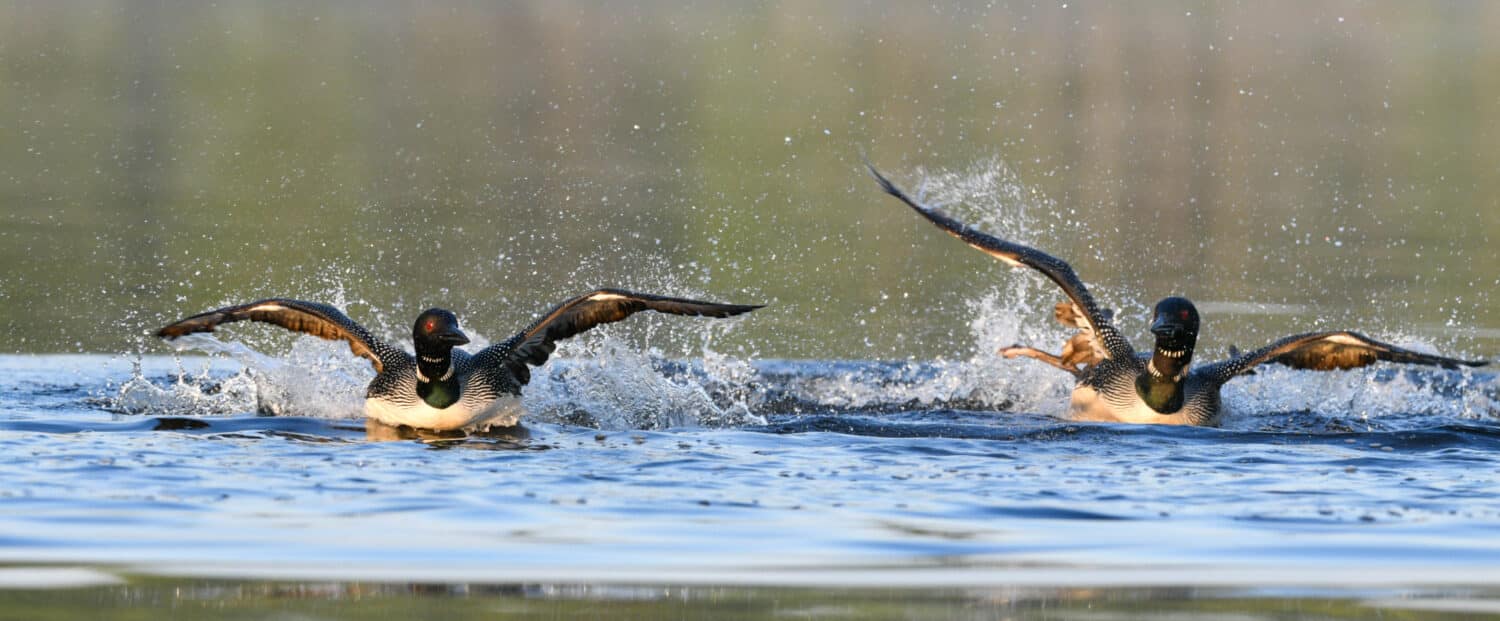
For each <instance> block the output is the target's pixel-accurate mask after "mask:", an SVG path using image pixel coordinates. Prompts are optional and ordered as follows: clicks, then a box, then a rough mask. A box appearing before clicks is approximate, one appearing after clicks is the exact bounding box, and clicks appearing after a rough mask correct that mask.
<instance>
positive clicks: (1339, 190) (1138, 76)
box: [0, 2, 1500, 359]
mask: <svg viewBox="0 0 1500 621" xmlns="http://www.w3.org/2000/svg"><path fill="white" fill-rule="evenodd" d="M1497 29H1500V6H1496V5H1493V4H1489V3H1454V4H1441V5H1427V4H1421V3H1407V2H1360V3H1347V2H1332V3H1317V4H1301V3H1289V4H1286V5H1284V6H1282V7H1280V8H1278V9H1276V10H1267V9H1266V8H1265V7H1264V6H1262V5H1261V4H1260V3H1247V4H1244V5H1233V4H1230V5H1226V4H1223V3H1208V2H1204V3H1198V2H1187V3H1170V4H1157V3H1147V4H1145V5H1140V4H1138V3H1118V4H1111V3H1083V4H1070V3H1041V4H1037V3H1031V2H1022V3H1014V4H1004V3H1002V4H1000V5H982V6H981V5H974V6H935V5H930V4H923V3H907V2H874V3H872V4H869V5H866V4H860V5H857V6H856V5H853V4H849V5H845V4H816V3H815V4H807V3H781V4H770V5H755V6H749V5H741V4H739V3H732V2H700V3H692V4H691V5H688V6H673V5H670V4H666V3H646V4H640V5H631V6H629V7H624V8H611V9H607V10H606V9H604V8H602V7H600V6H597V5H594V4H590V3H570V2H556V3H536V4H522V5H513V4H500V5H494V6H489V5H483V4H481V5H477V6H476V5H472V4H447V3H421V4H417V5H410V6H380V7H371V6H368V5H364V4H360V3H346V2H324V3H301V2H281V3H267V4H253V5H213V4H192V5H186V6H178V5H168V4H162V3H155V2H140V3H125V4H117V5H108V6H101V5H92V4H88V3H50V2H34V3H8V4H6V5H4V6H0V41H3V42H4V43H3V46H0V76H3V79H4V81H5V84H6V87H5V88H3V89H0V119H7V120H6V121H3V122H0V144H3V145H5V146H4V147H3V148H0V171H4V172H3V173H0V180H3V183H0V265H4V266H5V269H4V271H3V272H0V329H3V330H4V331H5V333H6V334H11V335H15V337H14V338H11V339H7V340H6V342H5V343H4V344H3V345H0V348H3V349H4V350H9V351H41V352H46V351H91V352H109V351H121V350H127V349H129V350H134V349H145V350H146V351H150V352H162V351H165V350H164V349H161V348H160V346H159V345H157V344H155V343H148V342H146V340H145V338H146V337H145V333H146V332H147V331H148V330H149V329H150V328H154V327H157V326H159V325H161V324H162V323H164V322H165V321H167V320H170V319H173V318H176V317H180V316H182V315H183V314H184V313H187V312H193V311H197V310H201V309H204V308H210V307H214V306H217V305H220V304H222V303H226V302H243V301H247V300H250V299H255V298H258V297H262V296H267V295H273V294H274V295H290V296H301V297H307V298H315V299H320V300H326V301H330V302H334V303H341V304H345V303H347V304H349V305H351V308H350V312H351V315H353V316H354V317H355V318H356V319H359V320H361V321H364V322H366V323H367V324H369V325H373V326H375V327H377V328H378V329H379V330H381V331H389V332H390V333H393V334H396V335H398V336H399V333H400V332H402V331H403V329H404V327H405V326H406V325H407V323H408V319H407V318H409V317H411V316H413V315H415V313H416V312H417V311H419V310H421V309H423V308H426V307H428V306H431V305H443V306H445V307H448V308H453V309H455V310H456V311H458V312H459V314H460V315H461V316H463V317H467V318H471V319H470V321H469V322H468V323H470V324H472V326H473V327H477V328H480V329H482V331H484V332H487V333H491V334H508V333H509V332H510V331H513V330H515V329H517V328H518V327H520V326H522V325H525V323H526V322H527V321H528V320H529V319H530V318H531V317H532V315H533V314H534V313H536V312H539V311H540V310H542V309H544V308H546V307H547V306H548V305H549V304H550V303H552V302H553V301H555V300H558V299H562V298H564V297H566V296H568V295H572V294H575V293H578V292H580V291H583V290H586V289H587V288H589V287H593V286H596V285H605V284H608V285H621V286H629V287H632V288H639V289H641V290H663V291H668V292H676V293H692V294H700V295H705V296H708V297H711V298H715V299H755V300H765V301H769V302H772V303H773V304H772V306H771V307H769V308H768V309H766V310H765V311H762V312H760V313H757V314H756V317H755V320H754V321H752V322H746V325H744V327H743V329H741V330H737V331H734V332H733V333H731V334H728V335H725V336H724V337H723V345H724V347H725V351H739V350H740V349H744V350H745V351H747V352H751V353H758V354H760V355H763V356H768V357H816V358H828V357H830V356H829V354H830V352H832V353H833V354H834V357H843V358H859V359H870V358H876V359H886V358H906V357H908V356H912V357H915V358H918V359H928V358H933V357H937V356H953V355H954V352H955V351H958V352H962V351H965V350H967V349H968V347H969V346H970V344H969V343H968V342H967V341H965V340H964V339H962V338H961V337H962V332H961V331H960V332H959V333H958V334H957V335H955V331H954V327H955V326H962V325H963V323H964V322H965V321H967V319H968V314H967V307H966V302H967V301H968V300H970V299H972V298H973V297H974V295H975V294H976V291H975V289H976V288H980V289H985V288H990V287H996V288H1009V287H1012V286H1014V285H1015V283H1016V281H1018V280H1021V279H1022V278H1024V277H1022V276H1020V275H1019V274H1013V273H1010V272H1008V271H1006V270H1004V269H1003V268H1002V267H1001V266H998V265H995V264H994V263H995V262H993V261H989V260H988V259H985V258H984V257H982V256H979V255H976V254H974V253H971V252H967V251H965V249H963V248H962V247H961V246H957V245H956V244H954V243H952V242H951V240H948V239H946V238H944V237H942V236H941V235H940V234H937V233H936V232H935V231H932V230H929V229H930V227H927V226H925V225H924V224H923V223H921V222H917V221H916V219H915V218H912V217H911V216H910V214H906V213H903V212H902V211H901V209H900V207H899V206H898V205H893V204H890V203H889V202H888V201H885V200H883V198H882V197H881V196H880V195H879V192H878V191H877V190H876V189H875V187H874V186H873V184H871V183H870V181H869V180H868V179H867V178H866V177H865V176H864V173H863V172H862V171H861V169H860V160H859V154H860V152H861V151H867V152H868V153H869V155H870V156H871V158H872V159H874V160H875V161H877V162H880V163H881V164H882V165H883V166H884V167H886V168H887V169H889V171H890V172H892V173H894V174H896V175H897V177H898V178H900V179H901V180H902V181H913V180H914V178H915V176H916V173H915V171H916V169H917V168H918V167H926V168H928V169H930V170H934V171H944V170H947V171H966V170H969V169H970V168H972V167H976V166H977V167H980V168H989V169H993V168H995V167H998V166H1005V167H1007V168H1009V169H1011V170H1012V172H1013V175H1012V176H1011V177H1009V179H1010V181H1009V182H1007V183H1009V185H1008V186H1006V187H1004V188H1002V189H1004V190H1005V191H1002V192H994V193H991V194H989V195H987V196H982V197H980V196H967V197H959V198H966V199H970V200H977V201H978V202H977V204H969V205H955V206H954V208H955V209H958V210H960V212H961V214H962V215H964V216H966V218H968V219H971V220H984V218H985V217H988V216H990V215H993V214H994V213H1015V212H1019V211H1022V210H1026V211H1027V213H1028V214H1030V218H1029V219H1030V220H1031V226H1032V229H1031V230H1025V231H1012V233H1014V234H1015V235H1017V236H1018V237H1021V238H1028V239H1032V240H1033V241H1036V242H1037V243H1041V244H1043V245H1044V246H1045V247H1046V248H1048V249H1051V250H1053V251H1055V252H1056V253H1057V254H1058V255H1060V256H1063V257H1066V258H1068V259H1070V260H1072V261H1074V262H1075V263H1076V264H1077V267H1078V268H1079V271H1080V273H1081V274H1083V276H1084V277H1085V278H1086V279H1087V280H1089V281H1090V282H1093V283H1098V285H1099V287H1100V293H1101V294H1102V297H1104V298H1105V300H1106V302H1107V303H1108V304H1109V305H1111V306H1122V307H1124V308H1125V310H1126V311H1130V310H1132V308H1133V307H1134V306H1139V305H1143V304H1149V302H1150V301H1151V300H1155V299H1158V298H1160V297H1163V296H1165V295H1167V294H1173V293H1177V294H1186V295H1188V296H1189V297H1192V298H1195V299H1202V300H1223V301H1230V302H1235V303H1245V304H1292V305H1306V307H1307V308H1309V309H1310V310H1309V312H1307V313H1304V314H1301V315H1299V316H1294V317H1283V316H1275V317H1271V318H1269V319H1267V320H1265V321H1262V320H1261V319H1263V318H1256V317H1251V318H1245V317H1239V316H1235V315H1215V316H1210V317H1208V318H1207V321H1208V326H1209V329H1210V330H1211V332H1210V333H1211V334H1212V335H1213V338H1210V339H1207V340H1208V341H1211V342H1208V343H1205V345H1206V346H1211V347H1219V348H1221V349H1222V348H1224V347H1227V345H1229V344H1237V345H1239V346H1241V347H1250V346H1252V345H1253V344H1254V343H1256V342H1264V341H1267V340H1269V339H1270V338H1272V337H1275V336H1279V335H1281V334H1286V333H1293V332H1299V331H1302V330H1304V329H1306V328H1308V327H1312V326H1319V327H1324V326H1328V327H1334V326H1338V327H1355V328H1363V329H1365V330H1367V331H1374V332H1382V333H1384V334H1385V335H1386V336H1400V335H1408V336H1419V337H1423V338H1428V339H1437V340H1438V341H1439V344H1445V345H1446V344H1447V342H1448V341H1449V340H1452V339H1460V340H1459V342H1458V344H1459V345H1460V346H1461V347H1460V351H1459V353H1464V351H1472V352H1475V353H1490V352H1491V351H1493V350H1494V349H1495V347H1496V343H1495V341H1494V340H1493V337H1489V338H1488V340H1486V341H1484V342H1483V343H1480V344H1477V345H1476V344H1474V343H1472V342H1470V341H1467V340H1463V339H1466V338H1468V337H1469V335H1470V331H1471V330H1473V329H1475V328H1483V329H1490V330H1493V329H1495V328H1496V326H1500V305H1497V304H1494V303H1493V302H1494V301H1493V300H1491V299H1489V296H1490V293H1489V290H1490V289H1493V282H1494V279H1495V276H1494V272H1495V268H1496V267H1497V265H1500V259H1497V255H1496V252H1497V250H1496V249H1495V246H1494V244H1492V243H1490V241H1489V240H1493V239H1497V238H1500V216H1497V215H1496V214H1500V208H1497V207H1496V205H1495V204H1494V197H1496V196H1500V187H1497V184H1500V176H1497V175H1495V174H1493V172H1494V171H1493V162H1495V161H1500V151H1497V150H1500V140H1495V139H1494V137H1495V136H1496V135H1497V132H1500V110H1497V108H1496V106H1494V105H1493V102H1494V101H1495V100H1496V99H1497V97H1500V79H1497V78H1496V77H1495V76H1500V53H1496V52H1497V50H1496V49H1495V46H1496V42H1495V38H1494V37H1493V36H1490V35H1491V34H1492V33H1493V32H1496V31H1497ZM997 222H1000V223H1003V222H1006V219H1004V218H1001V219H1000V220H998V221H997ZM992 283H993V284H992ZM1471 288H1479V290H1478V291H1475V290H1471ZM1047 297H1048V298H1049V299H1048V300H1046V301H1038V302H1037V303H1036V305H1035V310H1036V313H1035V319H1037V320H1039V321H1045V320H1046V319H1045V318H1046V311H1047V310H1048V309H1050V307H1051V303H1052V302H1053V301H1055V300H1052V299H1050V298H1052V297H1055V296H1053V295H1049V296H1047ZM1137 310H1138V309H1137ZM1127 314H1128V312H1127ZM620 330H621V331H623V332H627V333H630V334H639V332H640V331H642V330H643V328H641V327H640V326H624V327H621V328H620ZM1129 333H1130V334H1143V333H1144V330H1143V328H1142V327H1140V326H1137V327H1134V328H1130V330H1129ZM253 338H255V339H265V338H270V337H264V336H259V335H257V336H254V337H253ZM658 340H659V341H660V342H675V343H677V344H678V345H679V352H681V351H683V350H684V349H685V348H683V347H682V346H683V345H684V344H691V343H692V342H693V340H694V339H693V337H691V336H687V335H685V334H684V333H682V332H676V331H671V332H669V333H667V334H661V335H658ZM1444 349H1452V348H1449V347H1444Z"/></svg>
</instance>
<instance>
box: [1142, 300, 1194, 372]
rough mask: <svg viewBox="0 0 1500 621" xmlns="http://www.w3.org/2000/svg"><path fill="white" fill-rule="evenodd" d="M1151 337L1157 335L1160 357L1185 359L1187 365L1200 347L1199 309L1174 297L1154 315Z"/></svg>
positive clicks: (1158, 304) (1157, 308)
mask: <svg viewBox="0 0 1500 621" xmlns="http://www.w3.org/2000/svg"><path fill="white" fill-rule="evenodd" d="M1151 333H1152V334H1155V335H1156V355H1157V356H1161V357H1165V358H1169V359H1181V360H1182V363H1183V364H1184V365H1186V364H1187V361H1188V360H1189V359H1191V358H1192V356H1193V346H1194V345H1197V344H1198V309H1197V308H1194V307H1193V303H1192V302H1189V301H1188V300H1187V298H1179V297H1170V298H1164V299H1162V301H1160V302H1157V303H1156V309H1155V310H1153V311H1151Z"/></svg>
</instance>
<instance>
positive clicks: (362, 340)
mask: <svg viewBox="0 0 1500 621" xmlns="http://www.w3.org/2000/svg"><path fill="white" fill-rule="evenodd" d="M236 321H258V322H261V323H269V324H275V325H278V326H281V327H283V328H286V329H288V330H291V331H293V332H301V333H303V334H310V335H312V336H316V337H318V338H324V339H329V340H332V341H344V342H345V343H348V344H349V351H351V352H353V353H354V355H356V356H359V357H361V358H365V359H367V360H369V361H370V362H371V363H372V364H373V365H374V366H375V372H376V373H380V372H382V371H384V370H385V366H386V364H387V363H389V362H392V361H393V360H394V359H395V358H398V357H401V356H405V355H406V354H405V352H402V351H400V350H398V349H396V348H394V347H391V346H390V345H388V344H386V343H385V342H384V341H381V340H380V339H377V338H375V337H374V336H371V335H370V333H369V331H367V330H365V329H364V327H362V326H360V325H359V324H357V323H354V320H352V319H349V317H348V316H347V315H345V314H344V313H343V312H342V311H340V310H339V309H337V308H334V307H332V306H329V305H327V304H320V303H318V302H305V301H302V300H291V299H286V298H269V299H265V300H257V301H255V302H251V303H249V304H239V305H236V306H226V307H224V308H219V309H215V310H211V311H207V312H203V313H198V314H197V315H193V316H192V317H188V318H186V319H182V320H180V321H177V322H175V323H172V324H170V325H168V326H166V327H163V328H162V329H160V330H157V331H156V336H158V337H161V338H163V339H167V340H171V339H175V338H177V337H180V336H184V335H187V334H192V333H195V332H213V331H214V329H215V328H217V327H219V326H220V325H222V324H226V323H233V322H236Z"/></svg>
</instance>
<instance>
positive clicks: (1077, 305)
mask: <svg viewBox="0 0 1500 621" xmlns="http://www.w3.org/2000/svg"><path fill="white" fill-rule="evenodd" d="M869 169H870V173H871V174H873V175H874V176H875V180H876V181H878V182H879V183H880V187H881V188H882V189H884V190H885V192H886V193H887V194H890V195H891V196H894V197H896V198H898V199H900V200H901V202H903V203H906V205H907V206H909V207H911V208H912V209H913V210H915V211H916V212H917V213H918V214H920V215H921V216H922V217H923V218H926V219H927V220H928V221H930V222H932V223H933V224H935V225H937V226H938V228H941V229H943V230H944V231H947V232H948V234H950V235H952V236H954V237H957V238H959V239H961V240H963V241H964V242H965V243H967V244H969V245H970V246H973V247H974V248H976V249H978V250H979V251H980V252H983V253H985V254H988V255H990V256H992V257H995V258H997V259H1000V260H1001V261H1004V262H1006V263H1008V264H1010V265H1011V266H1013V267H1022V266H1025V267H1029V268H1031V269H1034V270H1036V271H1038V272H1041V273H1042V275H1044V276H1046V277H1047V278H1048V279H1050V280H1051V281H1052V282H1054V283H1057V285H1058V286H1059V287H1061V288H1062V290H1063V293H1065V294H1067V296H1068V301H1067V302H1064V303H1062V304H1059V305H1058V306H1057V309H1056V312H1055V316H1056V317H1057V319H1058V320H1059V321H1062V322H1063V323H1064V324H1071V325H1075V326H1076V327H1078V329H1079V334H1078V335H1075V336H1074V337H1073V338H1072V339H1070V340H1069V342H1068V346H1067V347H1065V348H1064V351H1063V355H1062V356H1055V355H1052V354H1050V353H1047V352H1043V351H1040V350H1037V349H1034V348H1031V347H1021V346H1016V347H1008V348H1005V349H1003V350H1001V353H1003V354H1005V355H1006V356H1007V357H1016V356H1025V357H1029V358H1035V359H1038V360H1041V361H1043V362H1046V363H1048V364H1051V365H1053V366H1056V367H1058V368H1061V369H1063V370H1066V371H1068V372H1070V373H1072V374H1073V375H1074V376H1075V377H1076V378H1077V384H1076V385H1075V387H1074V388H1073V397H1072V407H1071V408H1070V409H1071V415H1072V417H1073V418H1074V419H1076V420H1095V421H1117V422H1128V423H1165V424H1179V425H1217V424H1219V419H1220V417H1221V416H1222V413H1223V412H1222V410H1223V407H1222V403H1221V400H1220V398H1219V389H1220V388H1221V387H1223V385H1224V384H1225V383H1226V382H1228V381H1229V380H1231V379H1234V378H1235V377H1236V376H1239V375H1242V374H1244V373H1246V372H1248V371H1250V369H1251V368H1252V367H1254V366H1256V365H1258V364H1261V363H1264V362H1278V363H1282V364H1285V365H1287V366H1291V367H1295V368H1301V369H1319V370H1324V369H1349V368H1354V367H1361V366H1365V365H1368V364H1371V363H1374V362H1376V361H1378V360H1385V361H1390V362H1401V363H1408V364H1426V365H1435V366H1440V367H1443V368H1447V369H1454V368H1458V367H1459V366H1476V367H1477V366H1483V365H1486V364H1489V362H1488V361H1485V360H1460V359H1457V358H1446V357H1443V356H1435V355H1431V354H1422V353H1418V352H1414V351H1411V350H1408V349H1402V348H1400V347H1396V346H1395V345H1391V344H1389V343H1382V342H1380V341H1377V340H1374V339H1372V338H1369V337H1367V336H1364V335H1362V334H1359V333H1357V332H1349V331H1333V332H1312V333H1307V334H1299V335H1296V336H1289V337H1286V338H1284V339H1281V340H1279V341H1276V342H1275V343H1272V344H1271V345H1268V346H1266V347H1264V348H1261V349H1258V350H1256V351H1253V352H1249V353H1245V354H1240V355H1237V356H1233V357H1231V358H1230V359H1229V360H1225V361H1222V362H1217V363H1214V364H1208V365H1200V366H1198V367H1191V363H1192V360H1193V348H1194V346H1195V345H1196V344H1197V341H1198V309H1197V308H1195V307H1194V306H1193V303H1192V302H1190V301H1188V300H1187V299H1186V298H1181V297H1169V298H1165V299H1163V300H1161V301H1160V302H1157V304H1156V307H1155V308H1154V309H1153V310H1152V321H1151V333H1152V334H1153V335H1155V337H1156V344H1155V347H1153V348H1152V351H1151V352H1150V353H1141V354H1137V353H1136V352H1135V350H1134V349H1132V348H1131V347H1130V342H1129V341H1127V340H1126V339H1125V338H1124V337H1123V336H1121V335H1120V332H1119V331H1118V330H1117V329H1116V328H1115V326H1114V324H1113V323H1111V319H1112V318H1111V315H1110V313H1109V311H1107V310H1105V309H1101V308H1100V307H1099V305H1098V303H1096V302H1095V301H1094V297H1093V296H1092V295H1090V294H1089V290H1088V287H1086V286H1084V284H1083V281H1082V280H1080V279H1079V278H1078V275H1077V274H1075V273H1074V272H1073V268H1072V267H1071V266H1069V265H1068V264H1067V262H1065V261H1063V260H1061V259H1058V258H1056V257H1053V256H1051V255H1048V254H1046V253H1044V252H1041V251H1039V250H1036V249H1035V248H1030V247H1028V246H1023V245H1021V244H1017V243H1014V242H1009V241H1006V240H1003V239H1000V238H998V237H995V236H993V235H989V234H987V233H984V232H982V231H978V230H976V229H974V228H972V227H970V226H968V225H966V224H964V223H962V222H959V221H957V220H954V219H953V218H951V217H949V216H948V215H947V214H945V213H943V212H942V211H939V210H937V209H935V208H932V207H928V206H926V205H923V204H922V203H921V202H920V201H918V200H917V199H914V198H912V197H911V196H909V195H907V193H906V192H905V191H903V190H902V189H901V188H899V187H897V186H896V184H894V183H892V182H891V181H890V180H889V179H887V178H886V177H885V175H882V174H880V171H879V170H876V169H875V167H874V166H869ZM1079 337H1083V338H1082V339H1080V338H1079Z"/></svg>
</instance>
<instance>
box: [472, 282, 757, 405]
mask: <svg viewBox="0 0 1500 621" xmlns="http://www.w3.org/2000/svg"><path fill="white" fill-rule="evenodd" d="M762 306H763V305H747V304H716V303H714V302H700V301H698V300H688V299H683V298H671V297H666V296H661V295H651V294H649V293H633V292H630V291H624V290H621V289H599V290H597V291H593V292H590V293H585V294H583V295H580V296H578V297H575V298H573V299H571V300H568V301H566V302H563V303H562V304H559V305H557V306H556V307H555V308H553V309H552V310H550V311H548V312H547V313H546V314H545V315H542V317H541V318H540V319H537V320H536V321H535V322H533V323H532V324H531V325H530V326H527V327H526V329H525V330H522V331H521V332H520V333H518V334H516V335H515V336H513V337H510V338H509V339H506V340H505V341H504V342H501V343H496V344H494V345H491V346H489V347H486V348H484V349H483V350H481V351H480V352H479V353H478V354H475V362H476V363H477V364H479V365H480V366H486V365H490V364H496V363H499V364H504V365H506V366H507V367H509V368H510V370H511V371H512V372H513V373H515V375H516V377H517V379H519V380H520V381H521V383H523V384H524V383H526V381H527V380H528V379H530V376H531V372H530V371H529V370H528V369H527V368H526V365H527V364H530V365H533V366H540V365H541V364H543V363H545V362H547V356H549V355H551V354H552V352H553V351H554V350H556V349H557V341H561V340H563V339H565V338H568V337H571V336H573V335H576V334H579V333H582V332H584V331H587V330H588V329H590V328H593V327H594V326H597V325H600V324H606V323H614V322H616V321H620V320H621V319H624V318H626V317H629V316H631V315H633V314H635V313H638V312H641V311H646V310H650V311H656V312H658V313H669V314H672V315H699V316H704V317H731V316H734V315H739V314H741V313H748V312H750V311H753V310H755V309H757V308H761V307H762Z"/></svg>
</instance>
